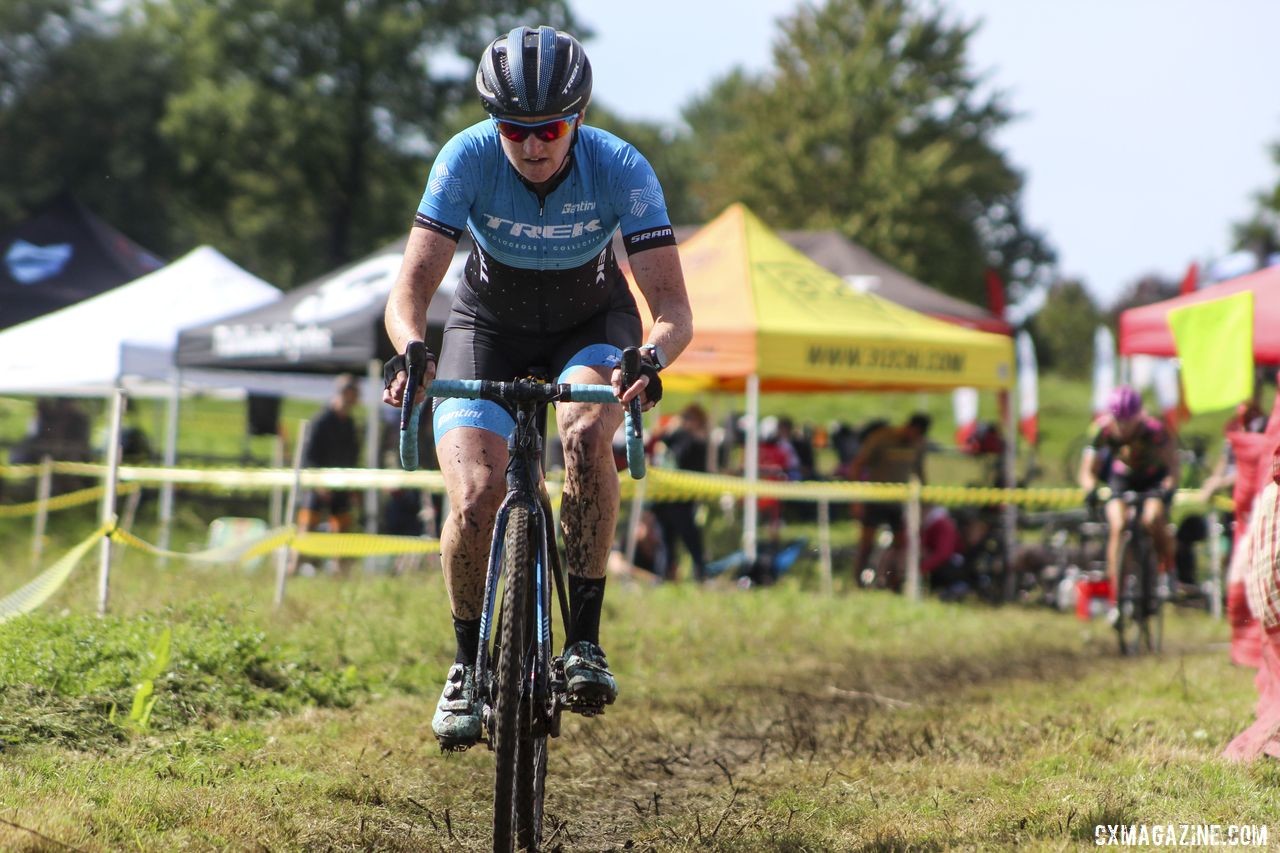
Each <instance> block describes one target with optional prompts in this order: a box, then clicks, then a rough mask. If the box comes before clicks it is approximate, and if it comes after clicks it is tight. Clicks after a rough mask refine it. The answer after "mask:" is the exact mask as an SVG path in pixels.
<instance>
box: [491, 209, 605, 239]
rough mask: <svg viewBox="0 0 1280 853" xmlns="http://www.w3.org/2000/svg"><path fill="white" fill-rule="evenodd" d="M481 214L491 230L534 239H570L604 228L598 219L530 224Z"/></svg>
mask: <svg viewBox="0 0 1280 853" xmlns="http://www.w3.org/2000/svg"><path fill="white" fill-rule="evenodd" d="M483 216H484V224H485V227H486V228H488V229H490V230H492V231H499V232H501V231H506V232H507V233H509V234H510V235H511V236H512V237H528V238H531V239H534V240H537V239H544V240H572V239H573V238H575V237H581V236H582V235H583V234H592V233H595V232H596V231H602V230H604V226H603V225H601V224H600V220H599V219H592V220H590V221H588V222H566V223H564V224H562V225H530V224H529V223H527V222H515V221H514V220H511V219H504V218H502V217H501V216H493V215H492V214H488V213H485V214H483Z"/></svg>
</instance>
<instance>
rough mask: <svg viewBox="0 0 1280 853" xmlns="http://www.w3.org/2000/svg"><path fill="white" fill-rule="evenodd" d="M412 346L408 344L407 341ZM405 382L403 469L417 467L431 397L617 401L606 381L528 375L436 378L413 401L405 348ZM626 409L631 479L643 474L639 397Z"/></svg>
mask: <svg viewBox="0 0 1280 853" xmlns="http://www.w3.org/2000/svg"><path fill="white" fill-rule="evenodd" d="M410 347H412V344H411V345H410ZM405 360H406V362H407V363H408V371H407V372H408V374H409V384H408V385H406V388H405V398H404V403H403V404H402V408H401V414H400V464H401V465H402V466H403V467H404V469H405V470H406V471H416V470H417V468H418V430H419V428H420V422H421V420H422V410H423V409H424V408H425V407H426V404H427V401H428V400H430V399H431V398H432V397H439V398H442V399H443V398H458V399H463V400H493V401H494V402H499V403H529V402H532V403H556V402H564V403H617V402H618V397H617V395H615V394H614V393H613V387H612V386H609V385H588V384H579V383H549V382H541V381H537V380H530V379H516V380H514V381H511V382H497V381H494V380H490V379H437V380H435V381H434V382H432V383H431V384H430V385H429V386H427V399H426V400H424V401H423V402H421V403H417V404H415V403H413V397H414V395H413V394H412V393H410V392H409V390H408V389H410V388H413V387H414V384H413V380H414V377H415V365H414V361H413V353H412V352H411V351H406V353H405ZM422 369H423V365H422V364H421V363H420V364H419V365H418V366H417V368H416V370H417V372H416V375H418V376H420V375H421V370H422ZM632 403H633V405H632V406H631V407H630V408H629V409H628V410H627V412H626V427H625V429H626V434H627V468H628V469H629V470H630V472H631V476H632V477H633V478H634V479H637V480H639V479H640V478H642V477H643V476H644V473H645V465H644V436H643V432H642V429H643V427H642V423H641V420H640V411H639V410H640V405H639V400H633V401H632Z"/></svg>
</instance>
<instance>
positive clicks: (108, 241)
mask: <svg viewBox="0 0 1280 853" xmlns="http://www.w3.org/2000/svg"><path fill="white" fill-rule="evenodd" d="M0 259H3V263H0V329H4V328H8V327H10V326H16V325H17V324H19V323H24V322H26V321H27V320H32V319H35V318H36V317H40V316H43V315H45V314H48V313H50V312H52V311H57V310H58V309H60V308H65V307H67V306H68V305H74V304H75V303H77V302H80V301H82V300H84V299H88V298H89V297H91V296H97V295H98V294H100V293H104V292H106V291H108V290H111V289H113V288H115V287H118V286H120V285H122V284H124V283H126V282H129V281H133V280H134V279H136V278H138V277H139V276H143V275H146V274H147V273H149V272H154V271H155V270H158V269H160V267H162V266H164V263H165V262H164V261H163V260H161V259H160V258H158V257H156V256H155V255H153V254H152V253H151V252H149V251H147V250H146V249H144V248H142V247H141V246H139V245H138V244H137V243H134V242H133V241H132V240H130V239H129V238H128V237H126V236H125V235H124V234H121V233H120V232H119V231H117V230H116V229H115V228H113V227H111V226H110V225H108V224H107V223H106V222H104V221H103V220H101V219H99V218H98V217H97V216H95V215H94V214H93V213H92V212H91V211H89V210H88V209H87V208H86V207H84V205H82V204H80V203H79V202H78V201H76V200H75V199H74V198H73V197H72V196H70V195H67V194H64V195H61V196H59V197H57V198H56V199H54V200H53V201H52V202H50V203H49V204H48V205H47V206H46V207H45V208H44V209H43V210H41V211H40V212H39V213H36V214H35V215H34V216H32V217H30V218H29V219H26V220H23V221H22V222H18V223H15V224H12V225H9V226H8V227H6V228H4V229H0Z"/></svg>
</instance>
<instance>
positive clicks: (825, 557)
mask: <svg viewBox="0 0 1280 853" xmlns="http://www.w3.org/2000/svg"><path fill="white" fill-rule="evenodd" d="M818 563H819V565H820V566H821V569H822V594H823V595H831V591H832V584H831V501H829V500H827V499H826V498H823V499H822V500H820V501H818Z"/></svg>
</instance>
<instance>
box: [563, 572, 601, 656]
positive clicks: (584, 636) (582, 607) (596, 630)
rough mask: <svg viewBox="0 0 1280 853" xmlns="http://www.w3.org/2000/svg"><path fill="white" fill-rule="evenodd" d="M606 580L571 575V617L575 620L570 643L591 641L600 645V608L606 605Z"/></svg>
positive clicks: (570, 634)
mask: <svg viewBox="0 0 1280 853" xmlns="http://www.w3.org/2000/svg"><path fill="white" fill-rule="evenodd" d="M604 581H605V579H604V578H580V577H578V576H577V575H569V615H570V617H571V618H572V619H573V626H572V630H571V631H570V632H569V642H570V643H576V642H578V641H580V640H589V641H591V642H593V643H595V644H596V645H597V646H598V645H600V608H601V607H602V606H603V605H604Z"/></svg>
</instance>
